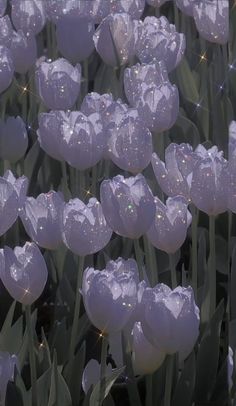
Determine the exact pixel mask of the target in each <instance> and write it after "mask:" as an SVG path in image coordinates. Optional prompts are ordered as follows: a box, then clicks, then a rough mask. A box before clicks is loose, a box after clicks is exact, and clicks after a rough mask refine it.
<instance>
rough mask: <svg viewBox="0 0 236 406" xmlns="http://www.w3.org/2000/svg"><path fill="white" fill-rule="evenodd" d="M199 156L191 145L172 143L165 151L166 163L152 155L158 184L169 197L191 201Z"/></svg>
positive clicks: (154, 154)
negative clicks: (193, 173)
mask: <svg viewBox="0 0 236 406" xmlns="http://www.w3.org/2000/svg"><path fill="white" fill-rule="evenodd" d="M197 161H198V156H197V154H196V153H195V152H193V148H192V147H191V145H189V144H184V143H183V144H180V145H178V144H175V143H171V144H170V145H168V147H167V148H166V150H165V163H164V162H162V161H161V160H160V158H159V157H158V155H157V154H156V153H153V154H152V168H153V171H154V174H155V176H156V179H157V182H158V183H159V185H160V187H161V189H162V190H163V192H164V193H165V194H166V195H167V196H171V197H174V196H177V195H181V196H184V197H185V198H186V199H187V200H190V188H191V182H192V172H193V168H194V165H195V164H196V162H197Z"/></svg>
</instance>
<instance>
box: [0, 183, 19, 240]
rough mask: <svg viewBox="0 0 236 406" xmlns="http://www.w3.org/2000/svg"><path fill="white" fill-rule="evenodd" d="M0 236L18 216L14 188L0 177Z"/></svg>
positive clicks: (16, 196)
mask: <svg viewBox="0 0 236 406" xmlns="http://www.w3.org/2000/svg"><path fill="white" fill-rule="evenodd" d="M0 196H1V204H0V236H1V235H3V234H5V232H6V231H7V230H8V229H9V228H10V227H11V226H12V225H13V224H14V223H15V221H16V219H17V216H18V209H19V199H18V194H17V192H16V190H15V187H14V186H13V185H12V184H11V182H9V181H8V180H7V179H5V178H4V177H0Z"/></svg>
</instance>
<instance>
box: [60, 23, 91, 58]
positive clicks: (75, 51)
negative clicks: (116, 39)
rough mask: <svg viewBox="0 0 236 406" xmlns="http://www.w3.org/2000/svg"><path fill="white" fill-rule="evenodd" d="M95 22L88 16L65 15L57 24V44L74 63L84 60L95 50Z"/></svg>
mask: <svg viewBox="0 0 236 406" xmlns="http://www.w3.org/2000/svg"><path fill="white" fill-rule="evenodd" d="M94 31H95V27H94V24H93V23H92V22H91V20H89V19H88V18H87V17H77V18H76V17H64V18H61V19H60V20H59V21H58V23H57V25H56V38H57V46H58V49H59V51H60V52H61V54H62V55H63V56H64V57H65V58H67V59H69V61H71V62H72V63H76V62H80V61H83V60H84V59H86V58H88V57H89V56H90V54H91V53H92V52H93V50H94V43H93V34H94Z"/></svg>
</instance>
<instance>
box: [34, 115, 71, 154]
mask: <svg viewBox="0 0 236 406" xmlns="http://www.w3.org/2000/svg"><path fill="white" fill-rule="evenodd" d="M67 116H68V114H67V113H64V111H50V112H49V113H40V114H39V116H38V122H39V128H38V130H37V136H38V141H39V144H40V147H41V148H42V149H43V150H44V151H45V152H46V153H47V154H48V155H50V156H51V157H52V158H54V159H57V160H58V161H64V158H63V156H62V154H61V150H60V142H61V138H62V137H61V132H60V128H61V125H62V123H63V122H64V121H66V120H67Z"/></svg>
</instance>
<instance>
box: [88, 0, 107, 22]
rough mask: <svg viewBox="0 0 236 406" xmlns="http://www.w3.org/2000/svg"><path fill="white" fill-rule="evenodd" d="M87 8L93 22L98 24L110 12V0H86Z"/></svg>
mask: <svg viewBox="0 0 236 406" xmlns="http://www.w3.org/2000/svg"><path fill="white" fill-rule="evenodd" d="M87 10H88V12H89V16H90V17H91V18H92V20H93V22H94V23H95V24H100V23H101V21H102V20H103V19H104V18H105V17H107V16H108V14H110V0H108V1H107V0H93V1H89V0H87Z"/></svg>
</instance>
